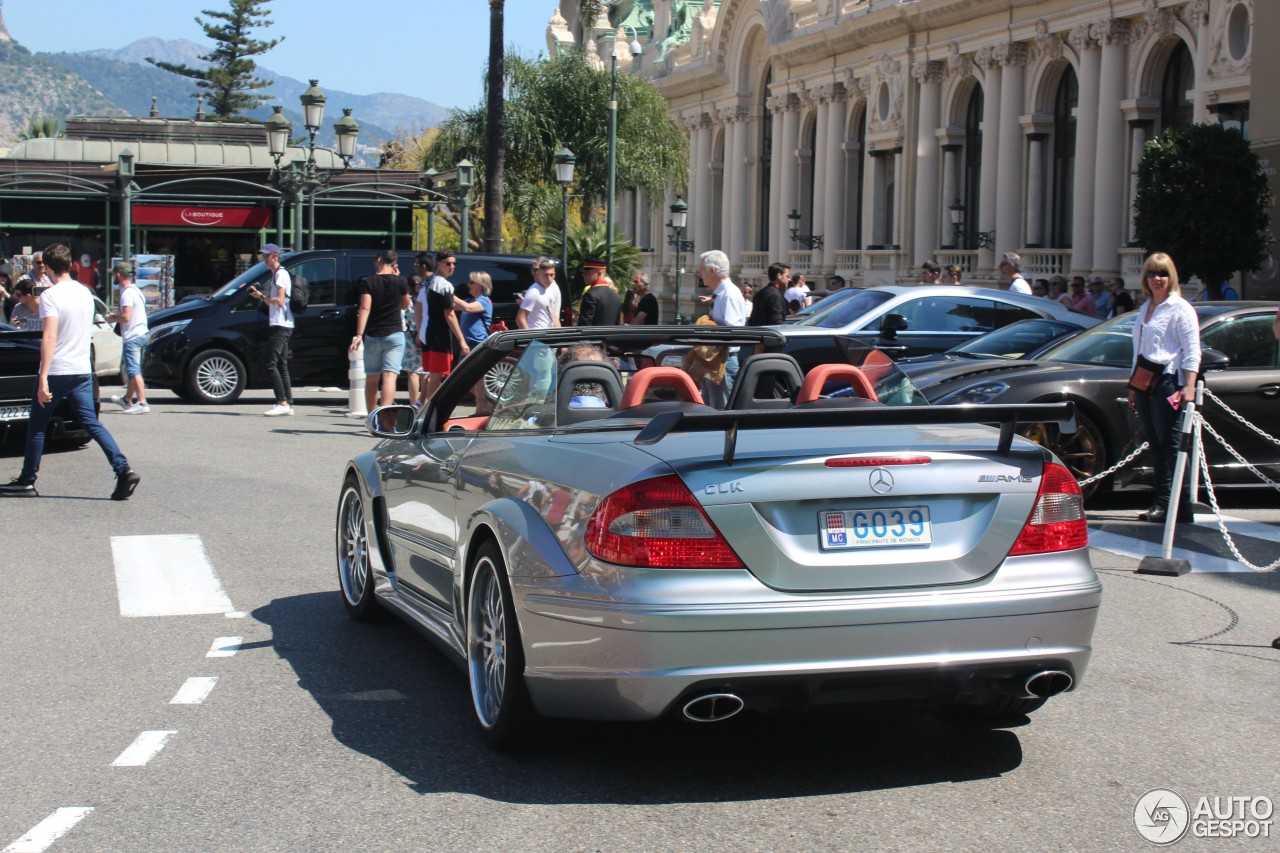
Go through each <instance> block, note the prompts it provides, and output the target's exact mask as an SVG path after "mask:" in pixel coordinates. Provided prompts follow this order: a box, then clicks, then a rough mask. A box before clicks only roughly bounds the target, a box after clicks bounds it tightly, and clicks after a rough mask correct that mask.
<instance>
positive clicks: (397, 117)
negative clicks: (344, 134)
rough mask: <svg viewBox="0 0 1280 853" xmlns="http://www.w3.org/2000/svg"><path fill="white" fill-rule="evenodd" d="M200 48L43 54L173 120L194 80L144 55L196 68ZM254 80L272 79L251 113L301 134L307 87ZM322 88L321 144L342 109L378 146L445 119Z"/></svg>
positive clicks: (392, 100)
mask: <svg viewBox="0 0 1280 853" xmlns="http://www.w3.org/2000/svg"><path fill="white" fill-rule="evenodd" d="M205 50H206V48H203V47H201V46H200V45H198V44H196V43H195V42H192V41H187V40H186V39H176V40H172V41H166V40H163V39H158V38H145V39H139V40H137V41H135V42H132V43H131V44H129V45H127V46H125V47H123V48H120V49H118V50H92V51H86V52H82V53H56V54H42V56H45V57H47V59H48V60H49V61H50V62H53V63H56V65H58V66H59V67H61V68H64V69H67V70H68V71H72V72H74V73H76V74H78V75H80V76H81V77H83V78H84V79H85V80H87V81H89V83H90V84H92V85H93V86H95V87H97V88H98V89H100V90H101V92H102V93H103V95H105V96H106V97H107V98H109V99H110V100H111V101H113V102H114V103H116V104H118V105H119V106H120V107H122V108H123V109H125V110H126V111H127V112H128V113H129V114H130V115H135V116H145V115H147V114H148V113H149V111H150V109H151V98H152V96H154V97H155V98H156V99H157V108H158V110H159V112H160V114H161V115H162V116H169V117H173V116H190V115H194V114H195V102H194V96H195V93H196V92H197V91H198V90H197V88H196V85H195V81H194V80H190V79H188V78H185V77H180V76H178V75H177V74H170V73H169V72H167V71H162V70H161V69H159V68H156V67H155V66H154V65H151V64H150V63H148V62H147V57H152V58H154V59H158V60H161V61H163V62H172V63H175V64H184V65H191V66H195V67H199V66H200V65H202V64H203V63H202V62H201V61H200V54H201V53H203V52H205ZM257 76H259V77H261V78H263V79H264V80H271V81H272V85H271V86H270V87H268V88H266V89H262V90H261V92H262V94H265V95H269V96H271V101H270V102H268V105H267V106H263V107H261V108H259V109H258V110H255V111H254V112H253V113H251V114H250V115H251V116H252V117H254V118H259V119H265V118H267V117H268V116H269V115H271V107H270V104H281V105H283V106H284V108H285V110H284V111H285V115H287V116H288V117H289V121H291V122H293V125H294V132H295V134H296V135H301V134H303V133H304V132H305V131H304V130H303V127H302V114H301V107H300V106H299V104H298V96H299V95H301V94H302V92H303V91H304V90H305V89H306V88H307V86H308V85H309V84H308V83H305V82H303V81H301V80H295V79H294V78H292V77H287V76H284V75H282V74H276V73H275V72H273V71H271V70H270V69H269V68H265V67H262V66H259V67H258V72H257ZM321 88H324V91H325V94H326V95H327V96H328V97H329V101H328V103H327V104H326V108H325V127H324V128H323V129H322V130H321V132H320V135H319V137H318V139H319V141H320V143H321V144H325V145H329V144H332V142H333V123H334V122H335V121H337V120H338V119H339V118H340V117H341V116H342V111H341V108H342V107H350V108H351V109H352V110H353V114H354V116H355V118H356V120H357V121H359V122H360V142H361V144H362V145H378V144H380V143H382V142H385V141H387V140H389V139H393V138H394V137H395V135H396V132H397V131H398V130H401V129H403V130H406V131H407V130H421V129H423V128H427V127H434V126H436V125H438V124H440V123H441V122H442V121H444V119H446V118H448V116H449V109H448V108H446V107H441V106H439V105H437V104H433V103H431V102H429V101H424V100H423V99H421V98H415V97H412V96H409V95H398V94H391V93H377V94H372V95H355V94H352V93H350V92H343V91H340V90H336V89H328V88H325V87H323V86H322V87H321Z"/></svg>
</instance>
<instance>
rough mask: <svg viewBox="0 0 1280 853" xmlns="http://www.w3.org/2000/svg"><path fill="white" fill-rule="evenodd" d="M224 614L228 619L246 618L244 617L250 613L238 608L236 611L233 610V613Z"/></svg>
mask: <svg viewBox="0 0 1280 853" xmlns="http://www.w3.org/2000/svg"><path fill="white" fill-rule="evenodd" d="M222 615H223V616H225V617H227V618H228V619H244V618H245V617H246V616H248V615H249V614H248V613H245V612H243V611H241V610H236V611H235V612H233V613H224V614H222Z"/></svg>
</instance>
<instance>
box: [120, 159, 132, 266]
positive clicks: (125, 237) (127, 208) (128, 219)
mask: <svg viewBox="0 0 1280 853" xmlns="http://www.w3.org/2000/svg"><path fill="white" fill-rule="evenodd" d="M116 164H117V170H116V179H117V180H118V181H119V182H120V259H121V260H123V261H128V262H129V263H133V235H132V234H131V233H130V232H132V231H133V178H134V176H135V175H136V174H137V172H136V170H135V168H134V163H133V152H132V151H130V150H129V149H128V148H125V149H123V150H121V151H120V155H119V157H118V158H117V161H116Z"/></svg>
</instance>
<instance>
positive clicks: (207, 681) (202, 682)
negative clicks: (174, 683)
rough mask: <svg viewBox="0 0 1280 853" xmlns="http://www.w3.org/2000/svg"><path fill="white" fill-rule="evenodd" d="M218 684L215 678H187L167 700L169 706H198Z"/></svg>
mask: <svg viewBox="0 0 1280 853" xmlns="http://www.w3.org/2000/svg"><path fill="white" fill-rule="evenodd" d="M217 683H218V677H217V676H212V677H209V676H195V677H194V678H188V679H187V680H186V682H184V683H183V685H182V686H181V687H179V688H178V692H177V693H175V694H173V698H172V699H170V700H169V704H170V705H199V704H200V703H201V702H203V701H204V700H205V699H207V698H208V697H209V694H210V693H211V692H212V691H213V686H214V685H215V684H217Z"/></svg>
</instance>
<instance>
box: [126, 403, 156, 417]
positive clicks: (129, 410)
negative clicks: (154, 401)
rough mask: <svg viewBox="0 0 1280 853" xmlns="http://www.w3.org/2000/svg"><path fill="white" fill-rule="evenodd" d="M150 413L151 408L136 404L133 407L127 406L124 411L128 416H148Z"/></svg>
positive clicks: (144, 404) (143, 404)
mask: <svg viewBox="0 0 1280 853" xmlns="http://www.w3.org/2000/svg"><path fill="white" fill-rule="evenodd" d="M150 413H151V407H150V406H148V405H147V404H146V403H134V404H133V405H132V406H127V407H126V408H125V410H124V414H126V415H148V414H150Z"/></svg>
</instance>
